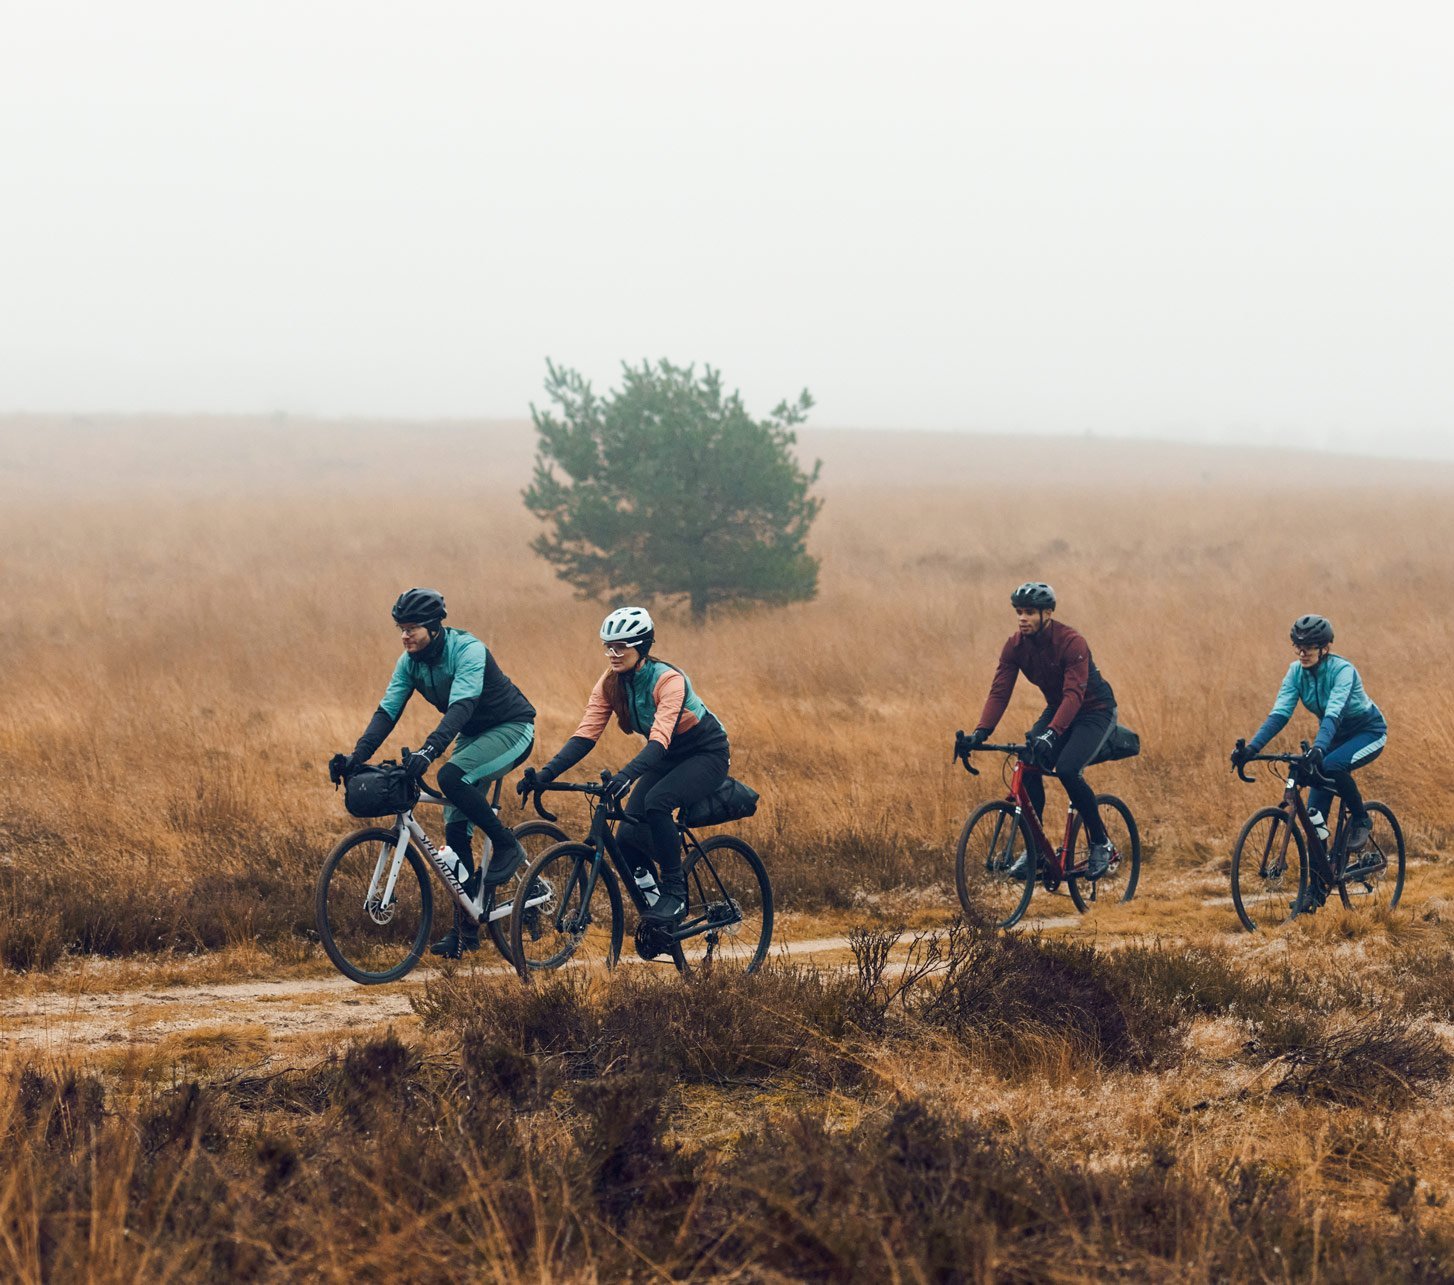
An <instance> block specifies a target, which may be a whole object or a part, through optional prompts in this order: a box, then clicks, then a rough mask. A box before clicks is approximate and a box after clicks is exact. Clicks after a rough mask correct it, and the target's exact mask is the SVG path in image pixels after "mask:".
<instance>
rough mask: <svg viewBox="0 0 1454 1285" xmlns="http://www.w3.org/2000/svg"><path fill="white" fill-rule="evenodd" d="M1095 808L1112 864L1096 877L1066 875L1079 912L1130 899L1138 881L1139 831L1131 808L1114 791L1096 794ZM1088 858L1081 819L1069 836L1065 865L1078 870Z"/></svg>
mask: <svg viewBox="0 0 1454 1285" xmlns="http://www.w3.org/2000/svg"><path fill="white" fill-rule="evenodd" d="M1096 810H1097V811H1098V812H1099V813H1100V815H1101V824H1102V825H1103V826H1105V827H1106V838H1107V839H1109V840H1110V841H1111V866H1110V869H1109V870H1107V871H1106V873H1105V874H1103V875H1102V876H1101V877H1100V878H1099V879H1087V878H1086V877H1085V876H1084V875H1070V876H1068V877H1067V880H1066V882H1067V884H1068V885H1069V889H1070V899H1071V901H1073V902H1075V908H1076V909H1077V910H1078V911H1080V913H1081V914H1085V912H1086V911H1087V910H1090V909H1091V908H1093V907H1095V906H1116V905H1120V904H1121V903H1122V902H1125V901H1130V900H1131V898H1132V897H1134V896H1135V895H1136V885H1137V884H1138V883H1139V882H1140V881H1141V832H1140V831H1139V830H1138V829H1137V828H1136V818H1135V817H1133V816H1132V815H1131V809H1130V808H1128V807H1127V806H1126V805H1125V804H1124V803H1122V802H1121V800H1120V799H1118V798H1117V797H1116V796H1115V795H1114V794H1097V795H1096ZM1089 858H1090V836H1089V835H1088V834H1087V833H1086V828H1085V820H1084V818H1082V819H1081V821H1080V823H1079V824H1078V825H1077V826H1076V828H1075V833H1074V834H1073V835H1072V836H1071V840H1070V852H1069V854H1068V855H1067V857H1066V861H1065V868H1066V869H1067V870H1077V869H1081V868H1083V867H1084V865H1085V863H1086V861H1087V860H1089Z"/></svg>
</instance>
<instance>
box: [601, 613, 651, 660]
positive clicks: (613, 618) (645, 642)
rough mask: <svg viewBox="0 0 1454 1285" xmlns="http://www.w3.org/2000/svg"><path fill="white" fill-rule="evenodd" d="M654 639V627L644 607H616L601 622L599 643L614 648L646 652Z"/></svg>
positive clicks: (649, 614)
mask: <svg viewBox="0 0 1454 1285" xmlns="http://www.w3.org/2000/svg"><path fill="white" fill-rule="evenodd" d="M655 639H656V626H655V625H654V624H652V622H651V613H650V612H649V611H647V610H646V608H645V607H617V608H616V610H615V611H613V612H612V613H611V614H610V615H609V616H607V617H606V618H605V620H603V621H601V641H602V642H603V643H607V644H609V645H611V646H614V647H623V646H624V647H635V648H637V649H638V650H640V651H643V652H644V651H647V650H648V649H649V648H650V647H651V644H652V643H653V642H654V641H655Z"/></svg>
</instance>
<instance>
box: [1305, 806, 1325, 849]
mask: <svg viewBox="0 0 1454 1285" xmlns="http://www.w3.org/2000/svg"><path fill="white" fill-rule="evenodd" d="M1308 820H1309V821H1311V822H1312V823H1313V830H1314V832H1315V833H1316V834H1317V836H1318V838H1320V839H1321V840H1322V841H1323V842H1324V843H1327V842H1328V819H1327V817H1325V816H1324V815H1323V814H1322V813H1321V812H1319V811H1318V810H1317V808H1309V809H1308Z"/></svg>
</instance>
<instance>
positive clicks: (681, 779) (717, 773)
mask: <svg viewBox="0 0 1454 1285" xmlns="http://www.w3.org/2000/svg"><path fill="white" fill-rule="evenodd" d="M726 779H727V753H726V751H725V750H723V751H720V752H718V753H706V754H693V755H692V756H691V757H690V758H688V759H684V760H682V761H681V762H679V763H673V762H671V761H670V760H669V759H664V760H663V761H662V762H660V763H658V764H657V765H656V767H654V768H652V769H651V771H649V772H643V773H642V774H641V777H640V779H639V780H638V781H637V782H636V785H635V787H634V788H633V789H632V791H631V798H630V800H629V801H628V802H627V804H626V815H627V816H629V817H632V818H640V819H641V820H643V821H645V822H646V826H647V829H648V830H649V831H650V832H651V848H652V855H653V856H655V857H656V865H657V869H658V870H660V871H661V884H662V887H663V888H665V889H667V890H668V891H672V892H676V893H678V894H680V893H681V892H682V891H684V889H685V887H686V885H685V883H684V882H683V880H682V843H681V839H680V838H678V836H677V825H676V821H675V819H674V818H673V815H672V814H673V813H674V812H675V811H676V810H677V809H678V808H682V807H686V806H687V805H688V804H689V803H695V802H696V801H697V800H698V799H705V798H706V797H707V795H709V794H711V793H712V791H713V790H715V789H716V788H717V787H718V786H719V785H721V784H722V782H723V781H725V780H726ZM637 828H638V827H636V826H622V827H621V840H622V846H623V847H625V848H627V849H628V850H630V849H631V848H635V847H636V843H634V842H633V840H634V839H635V840H637V841H638V842H639V839H638V836H637V835H636V834H634V833H633V831H636V830H637ZM638 851H639V849H638Z"/></svg>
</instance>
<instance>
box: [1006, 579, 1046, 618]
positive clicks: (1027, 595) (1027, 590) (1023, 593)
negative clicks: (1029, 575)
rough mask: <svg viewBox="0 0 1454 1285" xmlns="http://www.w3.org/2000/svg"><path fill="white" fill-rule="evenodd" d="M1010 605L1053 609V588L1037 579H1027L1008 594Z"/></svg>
mask: <svg viewBox="0 0 1454 1285" xmlns="http://www.w3.org/2000/svg"><path fill="white" fill-rule="evenodd" d="M1010 606H1012V607H1029V608H1030V609H1031V610H1032V611H1054V610H1055V590H1054V589H1052V588H1051V587H1050V586H1049V585H1048V584H1043V583H1042V582H1041V581H1039V580H1027V581H1025V583H1024V584H1022V585H1021V586H1020V587H1019V588H1018V589H1016V590H1015V592H1014V593H1012V594H1011V595H1010Z"/></svg>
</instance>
